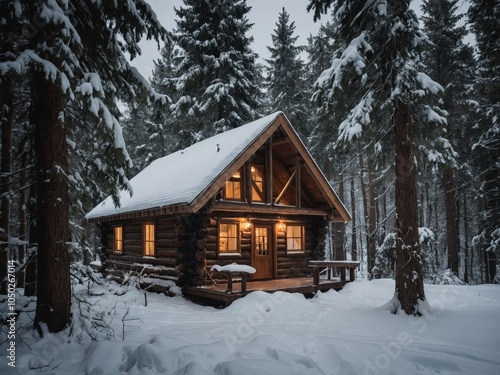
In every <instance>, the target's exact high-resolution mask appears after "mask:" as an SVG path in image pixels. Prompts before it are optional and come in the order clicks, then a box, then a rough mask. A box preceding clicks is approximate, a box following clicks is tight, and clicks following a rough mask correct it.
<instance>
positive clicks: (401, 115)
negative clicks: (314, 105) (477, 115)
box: [308, 0, 446, 315]
mask: <svg viewBox="0 0 500 375" xmlns="http://www.w3.org/2000/svg"><path fill="white" fill-rule="evenodd" d="M331 4H334V9H333V12H334V14H335V17H336V20H337V23H338V27H339V35H340V37H341V38H343V39H344V40H346V41H347V43H346V45H347V47H346V48H345V50H344V51H343V52H342V55H341V56H340V58H337V59H334V60H333V63H332V66H331V67H330V69H329V70H328V71H327V72H326V73H325V75H324V77H323V78H324V79H323V80H322V82H323V84H324V85H323V90H324V92H325V93H324V95H325V96H326V97H333V96H335V95H339V96H340V95H343V94H344V93H343V91H344V90H345V89H346V88H348V87H350V88H354V89H355V91H354V92H353V96H351V97H350V99H351V100H352V102H351V105H350V106H349V108H348V110H349V113H348V115H347V117H346V119H345V120H344V121H343V122H342V124H341V125H340V128H339V130H340V135H339V137H340V138H342V139H346V140H351V139H353V138H359V139H361V138H362V137H363V136H364V131H365V128H368V129H370V128H371V131H370V132H369V134H370V133H371V134H373V133H375V134H378V138H379V139H380V138H381V137H382V135H385V134H387V133H388V132H391V133H392V134H393V136H394V140H393V142H394V146H395V154H396V165H395V172H396V176H395V177H396V181H395V189H396V190H395V195H396V233H397V241H396V242H397V255H396V258H397V265H396V290H395V296H394V301H393V302H394V308H393V312H398V311H400V310H402V311H404V312H405V313H406V314H408V315H419V314H420V313H421V310H420V307H419V303H420V302H422V301H425V293H424V285H423V274H422V261H421V256H420V245H419V236H418V212H417V190H416V187H417V186H416V167H415V164H414V158H415V142H416V139H417V136H419V135H421V134H419V130H421V128H422V127H421V126H419V125H421V124H425V123H432V122H435V123H436V122H437V123H438V124H440V125H442V124H444V123H445V122H446V120H445V119H444V118H443V117H442V116H440V115H439V114H438V112H437V110H438V109H437V108H435V107H434V106H433V105H432V102H431V99H432V95H434V94H436V93H437V92H439V91H440V90H442V87H440V86H439V85H438V84H436V83H435V82H434V81H432V80H431V79H430V78H429V77H428V76H427V75H426V74H424V73H423V69H425V67H424V66H423V64H422V62H421V58H420V54H421V52H420V50H421V48H422V45H423V44H424V43H425V42H426V41H427V39H426V37H425V35H424V34H423V33H422V32H421V30H420V29H419V27H418V19H417V17H416V15H415V13H414V12H413V11H411V10H410V9H409V7H408V2H407V1H396V0H394V1H375V2H371V1H370V2H367V1H361V0H360V1H343V0H342V1H341V0H339V1H334V2H333V1H331V0H311V1H310V4H309V6H308V9H312V10H314V12H315V17H316V18H317V17H319V16H320V14H321V12H323V11H324V10H325V9H328V7H329V6H330V5H331ZM350 92H352V90H351V91H350ZM424 139H425V138H424Z"/></svg>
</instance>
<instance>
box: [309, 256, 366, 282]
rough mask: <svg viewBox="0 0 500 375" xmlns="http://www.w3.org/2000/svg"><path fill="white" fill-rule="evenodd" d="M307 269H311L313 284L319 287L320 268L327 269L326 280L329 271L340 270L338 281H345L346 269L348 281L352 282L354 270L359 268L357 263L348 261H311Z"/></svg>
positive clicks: (329, 274)
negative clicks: (347, 270)
mask: <svg viewBox="0 0 500 375" xmlns="http://www.w3.org/2000/svg"><path fill="white" fill-rule="evenodd" d="M309 267H312V268H313V284H314V285H319V272H320V268H328V279H330V278H331V272H330V270H331V269H332V268H336V267H339V268H340V280H341V281H346V268H348V269H349V281H354V279H355V278H356V274H355V270H356V268H357V267H359V262H355V261H350V260H311V261H309Z"/></svg>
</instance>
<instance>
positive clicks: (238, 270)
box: [210, 263, 256, 294]
mask: <svg viewBox="0 0 500 375" xmlns="http://www.w3.org/2000/svg"><path fill="white" fill-rule="evenodd" d="M210 271H217V272H225V273H226V274H227V290H226V293H228V294H230V293H232V292H233V276H234V275H236V274H241V293H245V292H246V291H247V275H248V274H251V273H255V272H256V269H255V268H253V267H250V266H247V265H245V264H237V263H232V264H228V265H226V266H219V265H218V264H215V265H213V266H212V268H211V269H210Z"/></svg>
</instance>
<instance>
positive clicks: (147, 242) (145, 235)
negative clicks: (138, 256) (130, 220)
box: [142, 221, 156, 258]
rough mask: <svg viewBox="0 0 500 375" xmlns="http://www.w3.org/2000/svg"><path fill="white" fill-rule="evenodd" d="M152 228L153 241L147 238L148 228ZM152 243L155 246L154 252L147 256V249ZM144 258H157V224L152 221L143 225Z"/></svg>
mask: <svg viewBox="0 0 500 375" xmlns="http://www.w3.org/2000/svg"><path fill="white" fill-rule="evenodd" d="M148 226H152V227H153V239H152V240H151V239H148V238H147V235H148V233H147V227H148ZM150 243H152V244H153V251H152V254H150V253H149V254H147V253H146V251H147V248H148V246H147V245H148V244H150ZM142 256H143V257H147V258H155V257H156V223H155V222H152V221H148V222H144V223H142Z"/></svg>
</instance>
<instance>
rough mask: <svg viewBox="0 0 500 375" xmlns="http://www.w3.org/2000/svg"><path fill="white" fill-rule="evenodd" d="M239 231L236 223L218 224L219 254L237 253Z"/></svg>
mask: <svg viewBox="0 0 500 375" xmlns="http://www.w3.org/2000/svg"><path fill="white" fill-rule="evenodd" d="M238 234H239V230H238V224H237V223H220V224H219V252H221V253H238V252H239V247H238V242H239V241H238V240H239V236H238Z"/></svg>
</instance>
